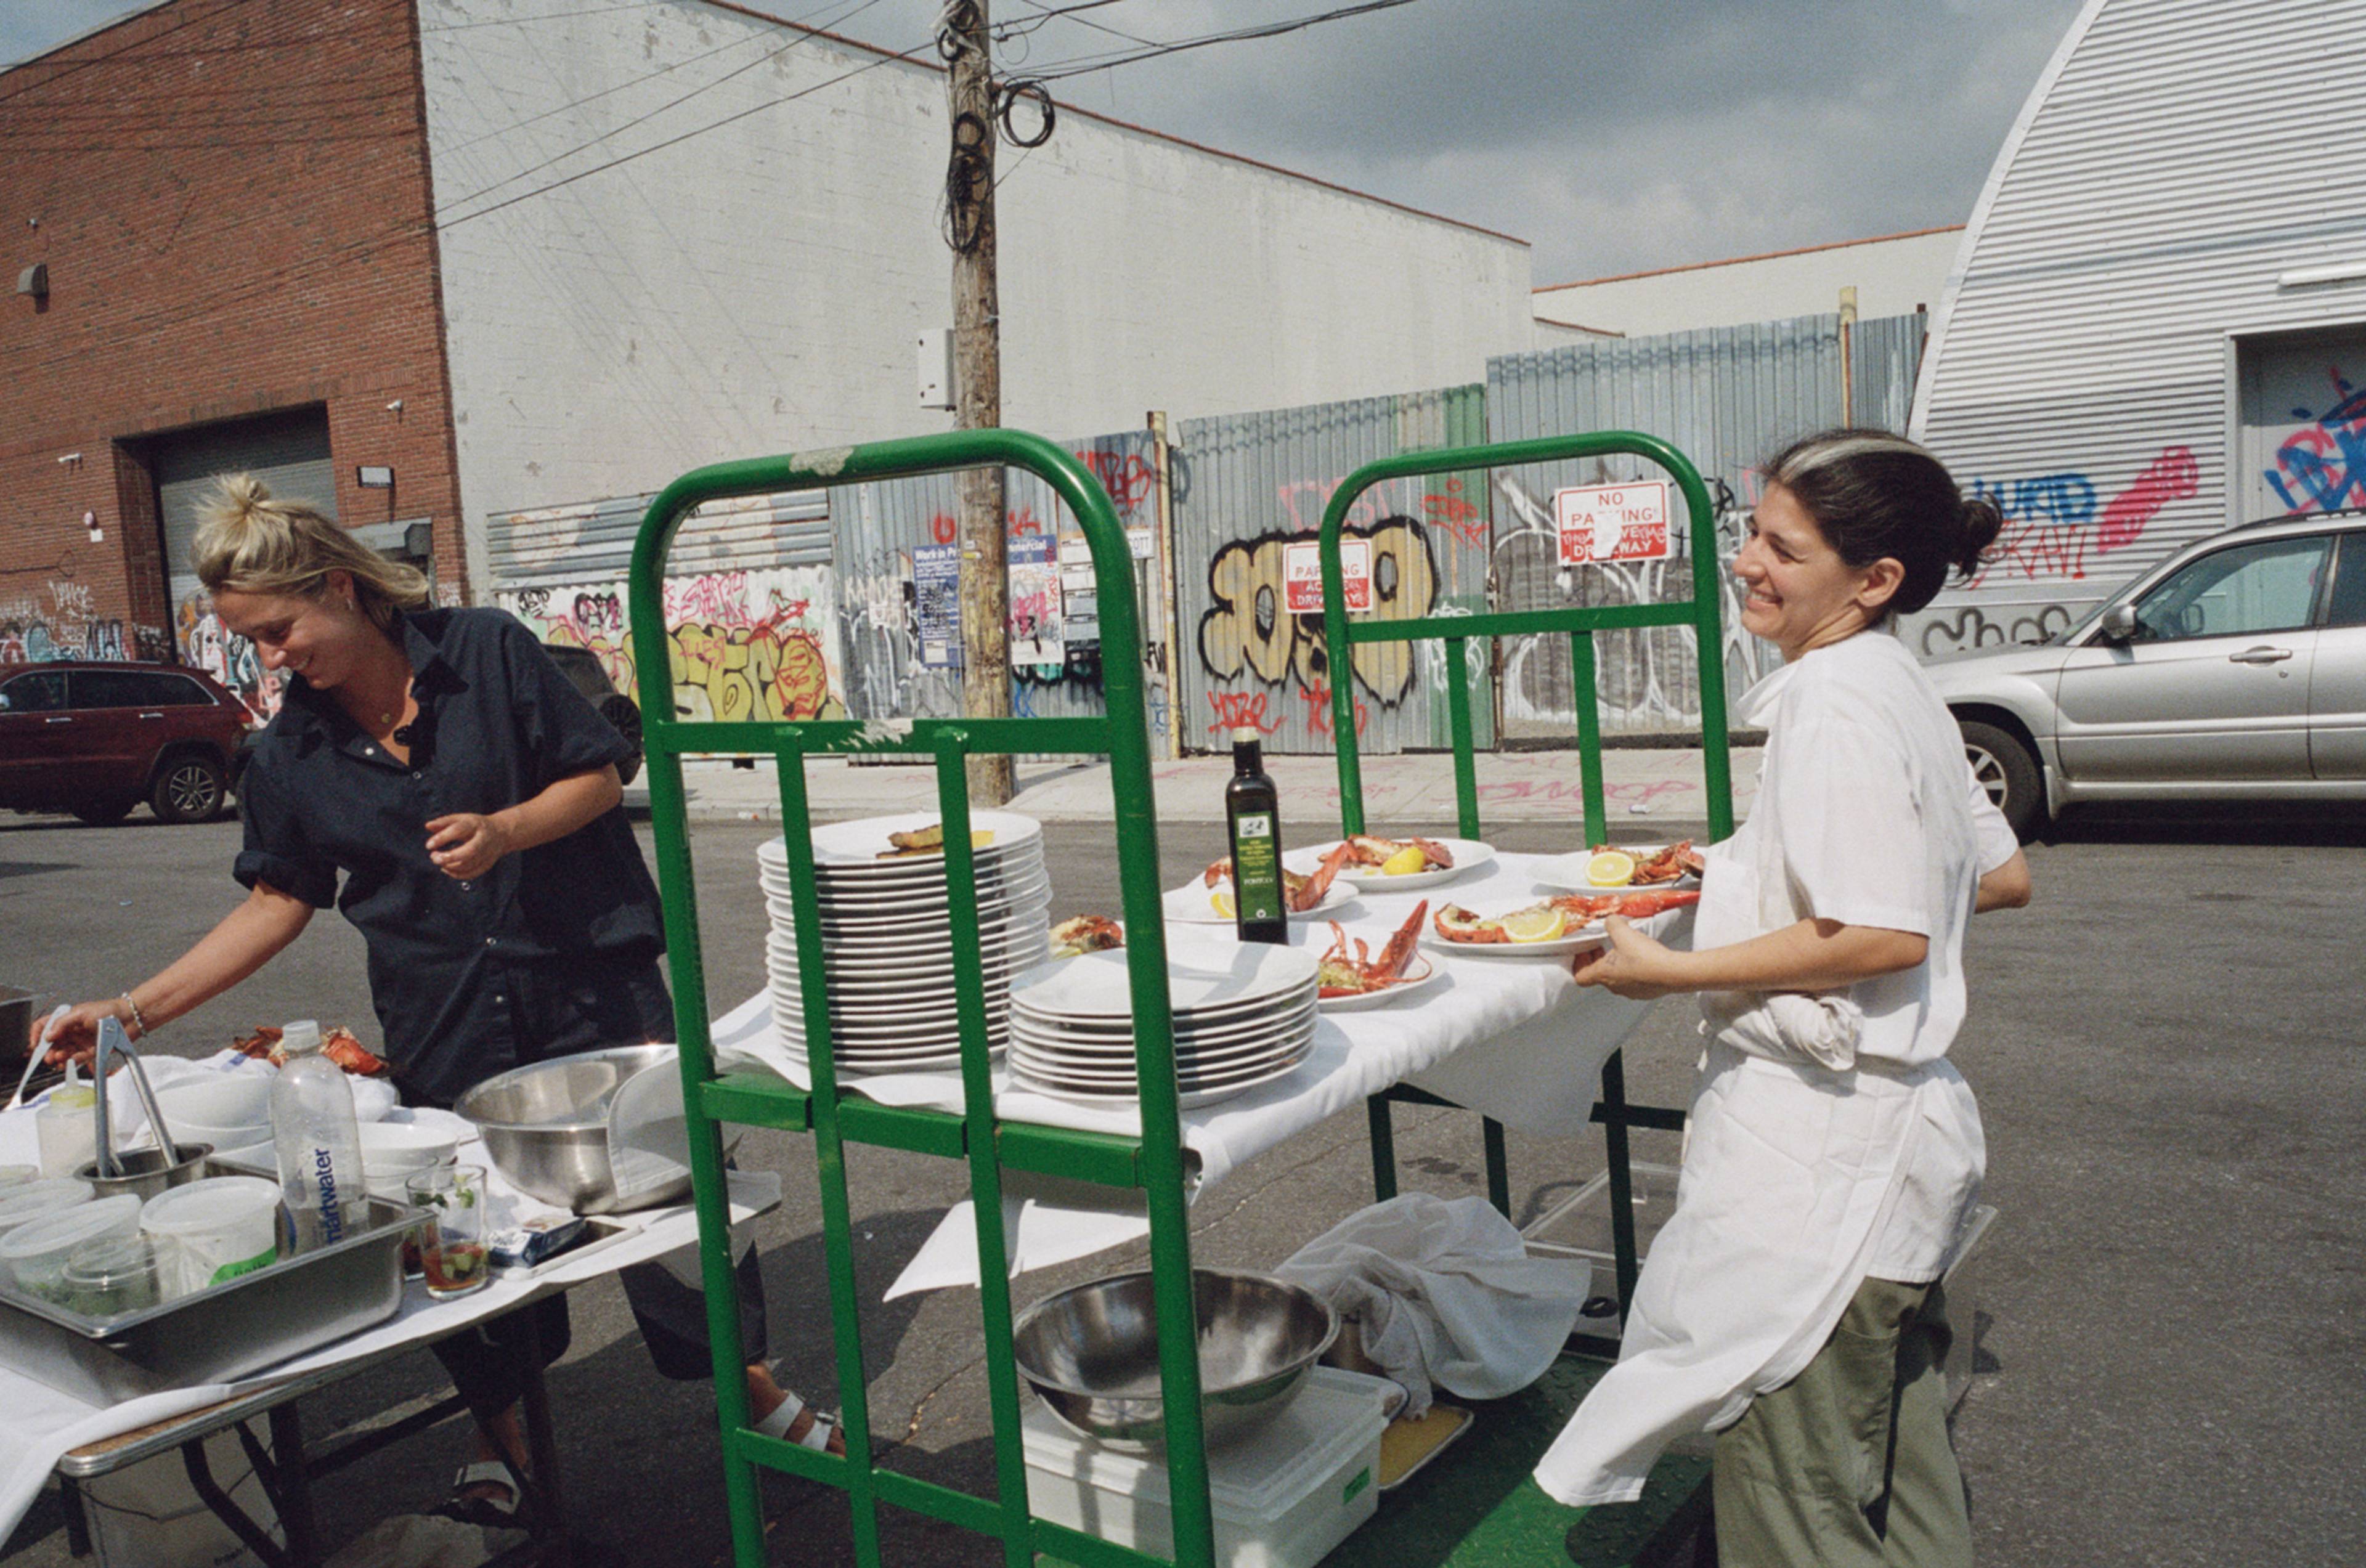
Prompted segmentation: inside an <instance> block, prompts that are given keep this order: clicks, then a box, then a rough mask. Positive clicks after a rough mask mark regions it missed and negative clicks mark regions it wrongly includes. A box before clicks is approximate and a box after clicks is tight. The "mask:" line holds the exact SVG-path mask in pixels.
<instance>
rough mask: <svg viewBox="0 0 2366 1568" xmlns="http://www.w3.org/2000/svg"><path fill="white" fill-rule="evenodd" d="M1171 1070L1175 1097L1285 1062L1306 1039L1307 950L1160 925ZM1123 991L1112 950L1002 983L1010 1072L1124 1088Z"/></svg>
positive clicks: (1305, 1046) (1127, 1062)
mask: <svg viewBox="0 0 2366 1568" xmlns="http://www.w3.org/2000/svg"><path fill="white" fill-rule="evenodd" d="M1166 940H1167V995H1168V997H1169V998H1170V1000H1171V1002H1172V1005H1173V1008H1174V1019H1175V1072H1176V1082H1177V1088H1178V1089H1180V1090H1181V1091H1182V1103H1183V1105H1184V1107H1185V1108H1186V1109H1190V1108H1194V1107H1198V1106H1202V1105H1213V1104H1214V1103H1215V1102H1216V1101H1218V1100H1229V1099H1230V1098H1232V1097H1233V1096H1234V1095H1236V1094H1243V1093H1245V1092H1247V1091H1248V1090H1250V1089H1256V1087H1258V1086H1259V1085H1260V1084H1268V1083H1271V1082H1273V1081H1274V1080H1275V1079H1276V1078H1279V1077H1284V1076H1286V1075H1287V1074H1289V1073H1290V1072H1291V1071H1293V1070H1294V1069H1295V1068H1296V1067H1297V1066H1298V1065H1299V1064H1300V1063H1301V1062H1303V1061H1304V1060H1305V1059H1306V1054H1307V1053H1308V1052H1309V1051H1310V1050H1312V1049H1313V1044H1314V992H1315V964H1314V955H1313V953H1307V952H1304V951H1302V950H1301V949H1298V948H1290V947H1277V946H1273V945H1271V944H1268V943H1265V942H1231V941H1226V940H1219V939H1211V938H1207V937H1200V936H1198V935H1197V934H1196V933H1192V932H1189V931H1170V932H1169V933H1168V935H1167V939H1166ZM1133 1049H1134V1046H1133V998H1132V990H1131V987H1130V986H1129V983H1128V980H1127V972H1126V955H1125V953H1123V952H1122V951H1115V952H1109V953H1086V954H1085V955H1084V956H1083V957H1081V958H1072V959H1065V960H1062V961H1060V962H1058V963H1054V964H1045V965H1043V966H1042V968H1039V969H1035V970H1032V971H1031V972H1030V973H1028V974H1025V975H1021V976H1019V978H1018V979H1017V980H1016V981H1015V982H1014V983H1013V984H1012V986H1011V987H1010V1076H1011V1081H1012V1082H1013V1083H1014V1084H1017V1085H1019V1086H1020V1087H1023V1088H1027V1089H1037V1090H1040V1091H1041V1092H1042V1093H1044V1094H1050V1095H1056V1096H1058V1097H1059V1098H1061V1099H1063V1100H1080V1101H1085V1102H1088V1103H1108V1102H1110V1101H1130V1100H1132V1099H1133V1098H1134V1089H1135V1084H1134V1056H1133Z"/></svg>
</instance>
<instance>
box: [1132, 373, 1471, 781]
mask: <svg viewBox="0 0 2366 1568" xmlns="http://www.w3.org/2000/svg"><path fill="white" fill-rule="evenodd" d="M1485 399H1486V389H1485V388H1483V387H1480V386H1476V385H1473V386H1468V387H1449V388H1448V389H1445V390H1443V391H1436V392H1415V393H1408V394H1405V395H1403V396H1398V397H1386V398H1362V399H1358V400H1354V401H1352V402H1341V403H1324V404H1319V405H1316V406H1313V407H1310V408H1296V409H1280V410H1276V411H1273V412H1266V413H1253V414H1234V415H1227V416H1224V417H1222V418H1217V419H1198V420H1186V421H1184V422H1183V423H1182V424H1181V425H1179V426H1178V427H1177V434H1176V439H1177V446H1178V450H1177V453H1176V454H1175V459H1174V462H1175V481H1174V482H1175V501H1174V507H1175V535H1176V540H1177V544H1176V572H1175V601H1176V617H1175V619H1176V627H1177V649H1176V660H1177V667H1178V669H1179V670H1180V671H1181V678H1180V679H1179V681H1178V682H1177V694H1178V695H1177V703H1178V709H1179V717H1178V720H1177V723H1178V725H1179V727H1180V730H1181V734H1182V739H1183V743H1184V744H1185V745H1186V746H1189V747H1195V748H1200V749H1211V750H1219V749H1222V747H1223V746H1224V745H1226V744H1227V743H1228V737H1229V736H1230V733H1231V731H1232V730H1233V729H1234V728H1236V727H1239V726H1249V727H1252V728H1256V730H1257V731H1258V732H1259V733H1260V734H1262V735H1263V736H1264V737H1265V738H1266V743H1267V745H1268V748H1269V749H1270V750H1276V751H1311V752H1328V751H1330V750H1332V749H1333V743H1332V739H1331V734H1332V731H1331V676H1330V673H1329V671H1328V670H1327V669H1326V668H1325V661H1324V649H1323V642H1322V622H1321V617H1320V616H1319V615H1291V614H1290V613H1289V609H1288V599H1287V589H1286V587H1285V584H1284V581H1283V571H1284V566H1285V558H1286V555H1287V550H1288V547H1289V546H1290V544H1292V543H1300V544H1311V543H1312V542H1313V540H1314V538H1315V536H1316V532H1317V530H1318V529H1319V527H1320V526H1321V525H1322V521H1323V512H1324V507H1325V506H1326V505H1328V504H1329V502H1330V500H1331V497H1332V494H1333V492H1334V491H1336V490H1337V489H1338V488H1339V484H1340V481H1341V480H1343V479H1346V477H1347V475H1348V474H1349V473H1350V472H1352V471H1353V470H1354V469H1356V468H1358V467H1360V466H1362V465H1363V464H1365V463H1369V462H1370V461H1372V460H1373V459H1374V458H1377V457H1390V456H1392V455H1394V454H1396V453H1398V452H1403V451H1410V450H1414V449H1418V448H1423V447H1438V446H1466V445H1470V444H1473V443H1476V442H1479V441H1482V440H1484V439H1485V438H1486V434H1485V433H1486V401H1485ZM1347 525H1348V529H1349V531H1350V536H1352V537H1360V538H1364V539H1368V540H1369V542H1370V545H1371V555H1372V578H1373V584H1372V586H1373V596H1374V610H1373V614H1375V615H1380V616H1381V617H1383V618H1399V617H1404V616H1412V615H1435V614H1440V613H1445V612H1450V611H1452V610H1456V609H1460V610H1465V611H1475V610H1477V609H1480V608H1482V606H1483V605H1484V604H1485V603H1486V586H1487V537H1488V512H1487V493H1486V484H1485V478H1484V476H1483V475H1481V474H1453V475H1438V476H1434V477H1432V478H1429V479H1422V480H1403V481H1397V482H1392V483H1391V484H1388V485H1385V486H1380V487H1378V488H1375V489H1374V490H1371V491H1367V492H1365V494H1364V495H1363V496H1361V497H1360V498H1358V500H1357V502H1355V505H1354V509H1353V510H1352V511H1351V512H1350V513H1349V514H1348V523H1347ZM1442 660H1443V653H1442V650H1441V649H1439V648H1438V647H1437V645H1434V644H1421V645H1407V644H1376V645H1370V646H1368V647H1366V648H1364V649H1359V650H1358V655H1357V660H1356V685H1355V694H1356V717H1357V728H1358V734H1359V736H1360V737H1361V739H1362V741H1363V744H1364V745H1365V746H1366V748H1368V749H1369V750H1373V751H1397V750H1403V749H1405V748H1407V747H1428V746H1442V745H1445V744H1447V743H1448V729H1447V716H1446V703H1445V689H1446V688H1445V674H1444V665H1443V663H1442ZM1472 690H1473V694H1474V696H1480V697H1482V701H1481V703H1480V704H1479V706H1480V707H1481V708H1482V712H1483V709H1484V707H1485V706H1486V705H1485V703H1484V702H1483V694H1484V693H1485V691H1486V671H1485V669H1484V668H1483V666H1478V665H1476V662H1475V660H1474V671H1473V687H1472ZM1488 728H1491V729H1492V726H1490V727H1488ZM1485 739H1487V740H1489V741H1492V735H1491V736H1488V737H1486V738H1485Z"/></svg>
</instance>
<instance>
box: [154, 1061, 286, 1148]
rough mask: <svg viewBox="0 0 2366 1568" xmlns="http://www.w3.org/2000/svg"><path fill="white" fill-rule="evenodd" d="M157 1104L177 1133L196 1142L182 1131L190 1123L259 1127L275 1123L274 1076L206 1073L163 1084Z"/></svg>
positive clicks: (186, 1139)
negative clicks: (272, 1101) (273, 1116)
mask: <svg viewBox="0 0 2366 1568" xmlns="http://www.w3.org/2000/svg"><path fill="white" fill-rule="evenodd" d="M156 1104H157V1106H158V1108H159V1109H161V1110H162V1111H163V1112H164V1120H165V1121H166V1122H170V1123H171V1124H172V1128H173V1134H174V1136H175V1137H176V1138H179V1139H181V1140H182V1141H184V1142H191V1141H194V1140H192V1139H191V1138H190V1136H189V1134H185V1133H183V1132H182V1131H181V1128H182V1127H183V1126H184V1125H186V1124H191V1123H195V1124H198V1125H202V1126H207V1127H215V1128H221V1127H258V1126H268V1125H269V1124H270V1122H271V1079H270V1078H269V1077H266V1076H265V1075H263V1074H261V1073H204V1074H201V1075H199V1076H197V1077H185V1078H181V1079H178V1080H176V1081H175V1082H173V1083H168V1084H164V1085H163V1086H161V1087H160V1088H159V1089H157V1090H156Z"/></svg>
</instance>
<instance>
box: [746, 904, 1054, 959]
mask: <svg viewBox="0 0 2366 1568" xmlns="http://www.w3.org/2000/svg"><path fill="white" fill-rule="evenodd" d="M980 924H981V928H982V929H981V930H980V931H979V932H978V938H977V945H978V951H979V952H980V953H983V954H985V956H986V962H987V963H988V964H992V963H994V962H996V961H997V959H998V958H999V957H1001V955H1002V954H1004V953H1008V952H1009V951H1010V950H1012V949H1014V948H1020V949H1023V948H1026V947H1028V946H1029V945H1031V943H1032V942H1035V941H1037V940H1038V939H1041V940H1042V942H1043V943H1044V945H1045V946H1047V947H1048V946H1049V945H1050V944H1051V940H1052V922H1051V921H1050V920H1049V919H1046V918H1045V915H1044V911H1043V910H1042V909H1036V910H1033V911H1031V912H1026V911H1021V912H1017V913H1014V914H1013V915H1012V917H1011V918H1010V919H1008V920H996V921H993V922H991V923H990V924H989V923H986V922H980ZM764 951H765V952H766V953H771V954H772V955H773V956H775V957H777V958H779V959H781V960H782V961H783V963H786V964H795V963H796V962H797V959H798V953H797V937H796V932H794V931H789V930H784V929H782V928H780V927H777V926H776V927H774V928H773V929H772V932H771V933H770V934H769V935H767V936H766V937H765V938H764ZM821 952H822V962H823V963H824V964H827V965H828V967H829V968H830V969H831V970H832V971H833V972H835V971H836V970H838V969H839V968H840V967H841V966H843V965H844V964H847V963H849V962H863V963H870V962H877V961H888V960H897V959H900V960H904V961H906V962H908V963H910V964H914V965H915V966H916V967H919V966H927V965H929V964H939V965H941V966H942V967H944V968H945V969H947V970H949V971H950V970H951V969H952V963H953V933H952V931H950V930H947V929H945V928H944V927H941V926H926V925H922V926H912V927H906V928H900V929H896V930H888V931H862V932H843V931H824V932H823V933H822V939H821Z"/></svg>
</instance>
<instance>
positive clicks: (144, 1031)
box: [123, 991, 148, 1040]
mask: <svg viewBox="0 0 2366 1568" xmlns="http://www.w3.org/2000/svg"><path fill="white" fill-rule="evenodd" d="M123 1005H124V1006H125V1007H128V1008H130V1010H131V1023H132V1027H133V1028H135V1029H137V1030H139V1031H140V1033H139V1034H138V1035H137V1036H136V1038H138V1039H141V1040H145V1039H146V1038H148V1021H147V1020H146V1019H145V1018H143V1017H141V1013H140V1004H139V1003H138V1002H135V1001H133V1000H132V999H131V993H130V992H129V991H126V992H124V993H123Z"/></svg>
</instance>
